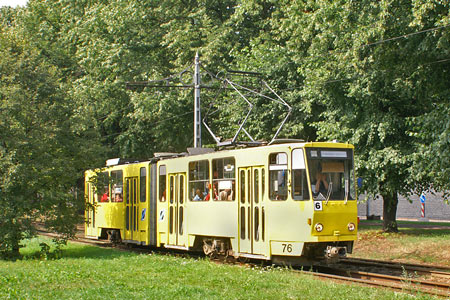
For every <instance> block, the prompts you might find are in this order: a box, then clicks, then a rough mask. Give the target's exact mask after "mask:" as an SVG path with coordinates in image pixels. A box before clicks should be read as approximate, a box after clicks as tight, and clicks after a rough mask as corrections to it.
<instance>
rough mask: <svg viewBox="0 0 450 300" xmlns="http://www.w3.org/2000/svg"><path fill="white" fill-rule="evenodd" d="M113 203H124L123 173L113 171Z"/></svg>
mask: <svg viewBox="0 0 450 300" xmlns="http://www.w3.org/2000/svg"><path fill="white" fill-rule="evenodd" d="M111 181H112V202H123V171H122V170H118V171H112V172H111Z"/></svg>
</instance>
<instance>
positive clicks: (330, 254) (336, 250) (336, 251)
mask: <svg viewBox="0 0 450 300" xmlns="http://www.w3.org/2000/svg"><path fill="white" fill-rule="evenodd" d="M345 256H347V247H336V246H327V249H326V250H325V258H326V259H329V260H334V259H338V258H341V257H345Z"/></svg>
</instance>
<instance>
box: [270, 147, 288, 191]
mask: <svg viewBox="0 0 450 300" xmlns="http://www.w3.org/2000/svg"><path fill="white" fill-rule="evenodd" d="M287 194H288V188H287V154H286V153H282V152H281V153H272V154H270V155H269V195H270V199H271V200H286V199H287Z"/></svg>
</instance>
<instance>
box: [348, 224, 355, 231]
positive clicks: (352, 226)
mask: <svg viewBox="0 0 450 300" xmlns="http://www.w3.org/2000/svg"><path fill="white" fill-rule="evenodd" d="M347 227H348V230H349V231H354V230H355V228H356V226H355V224H354V223H348V225H347Z"/></svg>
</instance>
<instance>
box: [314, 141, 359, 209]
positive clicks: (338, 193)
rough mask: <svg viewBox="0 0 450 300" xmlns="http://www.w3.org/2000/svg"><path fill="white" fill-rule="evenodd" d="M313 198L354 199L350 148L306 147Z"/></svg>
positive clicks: (326, 199)
mask: <svg viewBox="0 0 450 300" xmlns="http://www.w3.org/2000/svg"><path fill="white" fill-rule="evenodd" d="M306 153H307V159H308V169H309V170H308V175H309V180H310V183H311V191H312V195H313V199H314V200H325V201H328V200H355V197H356V192H355V182H354V171H353V153H352V150H350V149H307V150H306Z"/></svg>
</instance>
